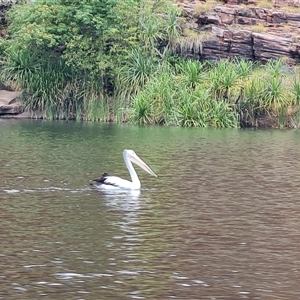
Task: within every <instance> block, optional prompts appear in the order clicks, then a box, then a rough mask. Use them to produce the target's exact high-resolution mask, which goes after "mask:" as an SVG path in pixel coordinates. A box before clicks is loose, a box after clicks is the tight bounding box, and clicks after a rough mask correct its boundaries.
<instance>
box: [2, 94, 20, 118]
mask: <svg viewBox="0 0 300 300" xmlns="http://www.w3.org/2000/svg"><path fill="white" fill-rule="evenodd" d="M19 94H20V93H19V92H11V91H6V90H0V116H1V115H17V114H20V113H22V112H23V107H22V104H21V103H20V102H18V101H17V98H18V96H19Z"/></svg>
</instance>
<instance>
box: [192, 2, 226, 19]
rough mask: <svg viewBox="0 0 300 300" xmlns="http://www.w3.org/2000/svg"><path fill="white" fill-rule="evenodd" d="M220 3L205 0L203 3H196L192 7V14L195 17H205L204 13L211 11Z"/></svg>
mask: <svg viewBox="0 0 300 300" xmlns="http://www.w3.org/2000/svg"><path fill="white" fill-rule="evenodd" d="M221 4H222V2H221V1H217V0H206V1H205V2H202V1H200V2H197V3H196V4H195V5H194V7H193V13H194V16H195V17H199V16H201V15H205V14H206V13H208V12H210V11H212V10H213V8H214V7H215V6H216V5H221Z"/></svg>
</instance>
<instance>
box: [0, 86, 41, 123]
mask: <svg viewBox="0 0 300 300" xmlns="http://www.w3.org/2000/svg"><path fill="white" fill-rule="evenodd" d="M19 96H20V92H16V91H15V92H12V91H7V90H0V118H26V119H27V118H35V119H40V118H42V113H40V112H26V111H24V107H23V105H22V103H21V102H20V101H18V97H19Z"/></svg>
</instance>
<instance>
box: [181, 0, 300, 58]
mask: <svg viewBox="0 0 300 300" xmlns="http://www.w3.org/2000/svg"><path fill="white" fill-rule="evenodd" d="M260 2H265V1H259V0H227V1H226V0H224V1H219V2H218V3H217V4H218V5H212V7H211V8H210V9H209V11H205V12H203V11H204V9H203V10H201V5H203V7H204V6H206V7H207V5H208V3H209V0H207V1H194V2H190V3H188V4H186V3H179V5H180V6H182V7H183V12H184V15H185V16H186V17H187V18H189V20H190V21H189V23H188V24H189V27H190V28H192V29H193V30H194V31H196V32H198V33H199V40H201V42H198V43H194V45H198V46H197V47H194V46H193V47H186V48H184V49H183V53H182V54H184V55H188V56H194V57H196V58H198V59H203V60H205V59H208V60H214V59H219V58H232V57H235V56H239V57H240V56H241V57H244V58H246V59H252V60H258V61H261V62H265V61H267V60H269V59H277V58H280V57H284V58H285V59H286V61H287V63H289V64H296V63H298V62H299V60H300V0H290V1H288V0H276V1H274V0H273V2H270V5H269V6H272V7H268V8H265V7H263V4H260ZM283 5H284V7H283ZM289 5H290V6H289ZM297 5H299V8H298V9H297V8H296V6H297ZM199 10H200V13H197V11H199ZM294 11H296V12H294ZM297 11H298V12H297ZM191 20H193V21H191ZM203 32H206V33H207V34H206V36H205V37H204V38H201V37H200V36H203Z"/></svg>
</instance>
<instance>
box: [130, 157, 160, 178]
mask: <svg viewBox="0 0 300 300" xmlns="http://www.w3.org/2000/svg"><path fill="white" fill-rule="evenodd" d="M130 160H131V161H132V162H133V163H135V164H137V165H138V166H139V167H141V168H142V169H143V170H144V171H146V172H147V173H149V174H150V175H153V176H155V177H157V175H156V174H155V173H154V172H153V171H152V170H151V169H150V167H148V166H147V164H146V163H144V162H143V161H142V160H141V159H140V158H139V157H138V156H137V155H136V154H133V155H131V156H130Z"/></svg>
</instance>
